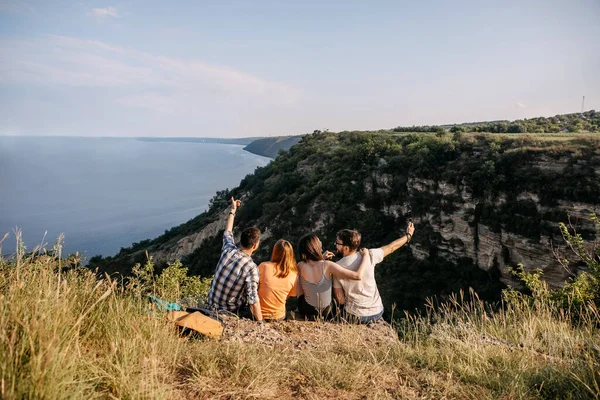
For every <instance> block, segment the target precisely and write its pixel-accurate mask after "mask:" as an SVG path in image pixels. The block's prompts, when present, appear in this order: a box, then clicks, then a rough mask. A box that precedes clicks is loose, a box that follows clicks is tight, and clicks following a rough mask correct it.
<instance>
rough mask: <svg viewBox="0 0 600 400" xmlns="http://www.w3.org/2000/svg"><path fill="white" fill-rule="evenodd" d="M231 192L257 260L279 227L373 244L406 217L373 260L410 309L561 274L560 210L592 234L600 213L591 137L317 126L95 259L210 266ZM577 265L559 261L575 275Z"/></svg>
mask: <svg viewBox="0 0 600 400" xmlns="http://www.w3.org/2000/svg"><path fill="white" fill-rule="evenodd" d="M230 195H234V196H236V197H239V198H241V199H242V202H243V205H242V207H241V208H240V210H239V211H238V217H237V219H236V228H238V229H236V231H239V229H241V228H243V227H246V226H250V225H256V226H258V227H259V228H260V229H261V230H262V231H263V237H262V244H261V248H260V251H259V252H258V253H257V254H256V256H255V257H254V258H255V260H256V261H261V260H264V259H267V258H268V257H269V255H270V248H271V247H270V246H272V244H273V243H274V242H275V241H276V240H277V239H279V238H282V237H283V238H286V239H288V240H290V241H291V242H292V243H297V240H298V239H299V238H300V237H301V236H302V235H304V234H305V233H307V232H311V231H315V232H317V233H318V234H319V236H320V237H321V238H322V241H323V243H324V246H326V247H328V248H330V249H331V248H332V246H330V245H329V243H332V242H333V241H334V239H335V234H336V232H337V231H338V230H339V229H342V228H355V229H358V230H359V231H360V232H361V233H362V236H363V245H364V246H366V247H378V246H380V245H382V244H386V243H388V242H390V241H392V240H394V239H396V238H397V237H399V236H401V235H402V233H403V230H404V227H405V225H406V222H407V220H408V219H409V218H412V219H413V220H414V222H415V224H416V228H417V231H416V234H415V237H414V239H413V242H412V243H411V245H410V246H407V247H406V248H404V249H401V250H399V251H398V252H396V253H394V254H393V255H392V256H390V257H388V258H387V259H386V260H385V261H384V262H383V263H382V264H381V265H380V266H378V267H377V279H378V283H379V286H380V290H381V293H382V297H383V299H384V302H385V303H386V305H387V306H388V309H389V306H390V305H391V304H394V303H395V304H397V306H398V307H399V308H405V309H406V308H414V307H419V306H421V305H422V304H423V302H424V300H425V298H426V297H429V296H434V295H435V296H438V297H440V298H442V299H443V298H445V297H446V296H447V295H449V294H450V293H452V292H456V291H458V290H459V289H466V288H468V287H473V288H474V289H475V290H476V291H477V292H478V293H479V294H480V295H481V296H482V297H483V298H486V299H488V300H497V299H498V298H499V293H500V290H501V289H502V288H503V287H505V285H518V282H517V281H516V280H515V278H514V277H513V275H512V274H511V272H510V268H511V267H514V266H516V265H517V264H518V263H522V264H524V265H525V269H526V270H531V269H533V268H542V269H543V270H544V273H545V275H544V276H545V279H547V280H548V281H549V283H550V284H551V285H553V286H558V285H561V284H562V282H563V281H564V279H565V278H566V277H567V276H568V272H567V271H566V270H564V269H563V268H562V267H561V266H560V265H559V264H558V262H557V261H556V260H555V258H554V255H553V254H552V248H553V247H556V246H560V245H561V244H562V238H561V236H560V232H559V230H558V223H559V222H567V221H568V220H569V218H570V219H571V222H572V223H573V224H574V225H575V226H576V227H577V229H578V231H579V232H580V233H582V234H583V235H584V237H586V238H587V239H591V238H593V237H592V236H590V235H592V232H594V230H593V229H592V228H593V227H592V225H591V222H590V220H589V214H590V213H592V212H594V213H597V214H600V200H599V199H600V140H599V138H598V137H592V136H588V137H568V138H561V139H560V140H551V139H550V138H545V137H537V138H536V137H528V136H500V135H462V134H456V135H454V136H452V137H451V136H449V135H437V136H435V135H423V134H421V135H414V134H408V135H401V134H396V135H393V134H389V133H382V134H376V133H359V132H342V133H318V134H312V135H306V136H304V137H303V138H302V140H301V141H300V142H299V144H298V145H296V146H294V147H292V148H291V149H290V150H289V152H285V153H283V154H282V155H280V156H279V157H278V158H277V159H276V160H275V161H274V162H272V163H271V164H269V165H268V166H266V167H263V168H259V169H257V171H256V172H255V173H254V174H251V175H248V176H247V177H246V178H244V180H242V182H241V183H240V185H239V186H238V187H237V188H235V189H233V190H232V191H231V192H223V193H220V194H219V195H218V196H216V197H215V199H213V202H212V203H211V208H210V209H209V211H207V212H206V213H204V214H202V215H200V216H198V217H197V218H195V219H193V220H191V221H189V222H188V223H186V224H184V225H181V226H180V227H176V228H174V229H173V230H172V231H170V232H168V233H167V234H166V235H163V236H162V237H159V238H157V239H154V240H152V241H145V242H144V243H141V244H136V245H135V246H133V247H132V248H130V249H127V250H124V251H122V252H121V253H120V254H119V255H117V256H116V257H115V258H112V259H108V260H105V261H104V262H103V264H102V266H103V267H104V268H105V269H107V270H111V271H114V270H121V271H123V270H126V269H127V268H130V266H131V265H132V263H133V262H136V261H142V260H143V258H144V257H145V254H144V252H145V251H146V250H148V251H149V253H150V254H151V255H153V256H154V258H155V261H156V262H157V263H161V262H167V261H174V260H175V259H182V261H183V263H184V264H185V265H186V266H189V267H190V270H191V271H192V272H193V273H197V274H201V275H204V276H210V275H211V274H212V272H213V270H214V266H215V265H216V262H217V260H218V257H219V250H220V246H221V233H222V230H223V228H224V221H225V209H226V202H225V199H226V198H227V196H230ZM576 268H577V266H575V270H574V271H571V272H573V273H577V272H578V271H577V270H576Z"/></svg>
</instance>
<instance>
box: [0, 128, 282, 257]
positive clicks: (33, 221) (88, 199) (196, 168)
mask: <svg viewBox="0 0 600 400" xmlns="http://www.w3.org/2000/svg"><path fill="white" fill-rule="evenodd" d="M242 148H243V146H239V145H229V144H214V143H175V142H145V141H140V140H136V139H118V138H67V137H7V136H0V239H1V238H2V236H4V233H6V232H10V237H9V238H8V239H7V240H5V241H4V243H3V245H2V246H3V249H2V252H3V253H4V254H10V253H12V252H14V245H15V240H14V234H13V232H12V230H13V229H14V228H15V227H16V226H18V227H19V228H21V229H22V231H23V238H24V241H25V244H26V246H27V248H28V249H33V248H34V247H35V245H36V244H39V243H40V242H41V240H42V237H43V236H44V232H45V231H47V232H48V233H47V236H46V242H47V243H48V244H49V245H48V248H49V247H51V245H52V243H54V242H55V241H56V238H57V237H58V235H59V234H60V233H64V235H65V240H64V247H63V249H64V250H63V252H65V251H66V252H69V253H74V252H75V251H79V252H80V253H86V254H87V257H88V258H89V257H92V256H94V255H96V254H102V255H104V256H110V255H114V254H116V253H117V252H118V251H119V249H120V248H121V247H128V246H129V245H131V244H132V243H133V242H138V241H140V240H143V239H148V238H154V237H156V236H158V235H160V234H162V233H163V232H164V231H165V230H166V229H169V228H171V227H173V226H176V225H179V224H181V223H183V222H186V221H188V220H189V219H191V218H193V217H195V216H196V215H198V214H200V213H201V212H203V211H204V210H206V208H207V206H208V202H209V200H210V199H211V198H212V197H213V196H214V194H215V192H216V191H217V190H222V189H225V188H232V187H235V186H237V185H238V184H239V182H240V180H241V179H242V178H243V177H244V176H246V175H247V174H249V173H251V172H253V171H254V169H255V168H256V167H258V166H264V165H266V164H268V163H269V161H270V159H268V158H265V157H261V156H257V155H254V154H251V153H248V152H246V151H244V150H242Z"/></svg>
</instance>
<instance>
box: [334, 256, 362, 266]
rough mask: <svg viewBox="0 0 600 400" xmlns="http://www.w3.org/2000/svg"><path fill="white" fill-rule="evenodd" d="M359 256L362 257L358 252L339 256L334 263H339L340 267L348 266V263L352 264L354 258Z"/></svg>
mask: <svg viewBox="0 0 600 400" xmlns="http://www.w3.org/2000/svg"><path fill="white" fill-rule="evenodd" d="M359 256H360V257H361V258H362V256H361V255H360V254H359V253H354V254H350V255H349V256H346V257H343V258H340V259H339V260H338V261H337V262H336V264H337V265H339V266H341V267H349V266H350V265H352V263H353V262H354V261H356V259H357V258H358V257H359Z"/></svg>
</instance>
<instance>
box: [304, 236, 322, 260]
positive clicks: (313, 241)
mask: <svg viewBox="0 0 600 400" xmlns="http://www.w3.org/2000/svg"><path fill="white" fill-rule="evenodd" d="M298 253H300V259H301V260H302V261H321V260H324V259H325V258H324V257H323V249H322V246H321V241H320V240H319V237H318V236H317V235H315V234H314V233H309V234H308V235H304V236H302V237H301V238H300V242H298Z"/></svg>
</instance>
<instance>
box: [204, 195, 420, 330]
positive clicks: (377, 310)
mask: <svg viewBox="0 0 600 400" xmlns="http://www.w3.org/2000/svg"><path fill="white" fill-rule="evenodd" d="M230 202H231V209H230V211H229V215H228V217H227V225H226V228H225V233H224V234H223V247H222V250H221V257H220V259H219V262H218V264H217V267H216V270H215V276H214V279H213V282H212V284H211V287H210V291H209V293H208V303H209V306H210V307H211V309H213V310H214V311H215V312H217V313H218V312H223V311H228V312H231V313H235V314H237V315H239V316H247V317H252V318H254V319H255V320H256V321H258V322H259V323H263V322H264V321H267V322H269V321H278V320H283V319H285V318H286V308H285V306H286V301H287V299H288V298H289V297H294V296H295V297H296V298H297V299H298V310H297V312H298V313H299V314H300V316H301V317H302V318H306V319H317V318H322V319H325V320H326V319H333V318H335V317H341V318H343V319H345V320H347V321H350V322H355V323H362V324H368V323H373V322H376V321H377V320H379V319H381V317H382V315H383V303H382V301H381V296H380V295H379V291H378V289H377V284H376V282H375V266H376V265H377V264H379V263H380V262H381V261H383V259H384V258H385V257H387V256H388V255H390V254H391V253H393V252H394V251H396V250H398V249H399V248H400V247H402V246H404V245H405V244H406V243H408V242H410V240H411V238H412V235H413V233H414V230H415V228H414V225H413V224H412V222H409V223H408V226H407V229H406V234H405V235H403V236H402V237H400V238H398V239H396V240H394V241H393V242H391V243H389V244H387V245H385V246H381V247H380V248H375V249H368V250H367V249H364V248H363V249H360V250H358V248H359V246H360V241H361V235H360V233H359V232H357V231H356V230H350V229H344V230H341V231H340V232H338V233H337V237H336V241H335V249H336V251H337V255H338V256H341V259H339V260H338V261H337V262H333V261H331V259H332V258H333V257H334V256H335V254H334V253H333V252H331V251H325V250H324V248H323V244H322V243H321V241H320V240H319V238H318V236H317V235H315V234H314V233H311V234H308V235H305V236H303V237H302V238H301V239H300V241H299V243H298V254H299V256H300V261H299V262H298V263H296V259H295V256H294V249H293V247H292V245H291V244H290V242H288V241H287V240H284V239H280V240H278V241H277V242H276V243H275V245H274V246H273V251H272V255H271V259H270V261H265V262H263V263H261V264H260V265H258V266H257V265H256V264H255V263H254V261H253V260H252V254H253V253H254V252H255V251H256V250H257V249H258V246H259V244H260V230H259V229H258V228H256V227H249V228H246V229H244V230H243V231H242V234H241V237H240V247H237V246H236V245H235V243H234V239H233V233H232V232H233V223H234V218H235V214H236V212H237V209H238V207H239V206H240V204H241V202H240V200H235V199H234V198H233V197H232V198H231V201H230ZM334 300H335V301H334Z"/></svg>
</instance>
